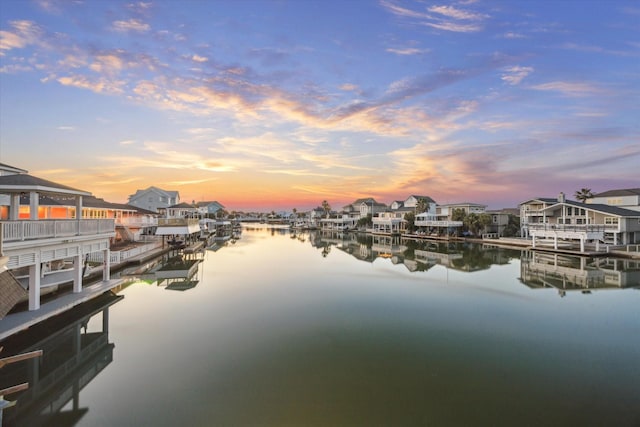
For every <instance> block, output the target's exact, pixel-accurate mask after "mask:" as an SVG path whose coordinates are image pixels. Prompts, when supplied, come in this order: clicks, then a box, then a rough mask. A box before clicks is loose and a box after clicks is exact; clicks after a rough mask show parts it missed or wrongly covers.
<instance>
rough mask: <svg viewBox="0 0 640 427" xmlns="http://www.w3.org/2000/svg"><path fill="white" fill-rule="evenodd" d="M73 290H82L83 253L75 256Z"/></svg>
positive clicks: (75, 291) (76, 291)
mask: <svg viewBox="0 0 640 427" xmlns="http://www.w3.org/2000/svg"><path fill="white" fill-rule="evenodd" d="M73 292H74V293H78V292H82V254H79V255H76V256H74V257H73Z"/></svg>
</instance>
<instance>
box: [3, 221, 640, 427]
mask: <svg viewBox="0 0 640 427" xmlns="http://www.w3.org/2000/svg"><path fill="white" fill-rule="evenodd" d="M214 249H217V250H215V251H214V250H210V251H207V252H206V253H204V254H202V255H200V256H199V257H200V259H202V262H200V263H196V264H195V265H196V266H197V267H195V269H194V268H193V267H191V268H192V272H191V274H192V277H191V278H190V279H188V278H184V277H182V278H167V279H158V278H157V277H158V276H163V275H164V277H166V276H171V275H176V276H179V275H180V274H181V273H180V268H181V267H180V266H179V265H178V266H177V267H176V266H175V265H173V266H172V269H165V270H164V273H161V272H159V273H151V274H146V275H141V276H139V277H138V279H139V280H138V281H137V282H136V283H133V284H131V285H130V286H128V287H126V288H124V289H123V290H121V291H120V292H119V293H118V296H119V297H120V298H117V297H113V296H105V297H104V298H101V299H100V300H96V302H95V304H94V305H93V306H92V307H87V308H85V309H84V311H81V312H80V311H76V312H74V315H75V319H73V320H69V321H68V322H67V323H65V324H64V325H55V326H49V327H47V329H44V330H42V331H40V332H38V331H34V332H33V333H32V334H31V335H32V337H26V336H24V337H21V338H20V340H18V339H14V341H13V342H10V341H9V340H7V342H6V343H5V345H6V346H8V348H11V346H13V347H14V348H16V349H17V348H18V347H19V346H20V345H21V343H23V344H24V345H23V347H25V346H27V342H28V341H29V339H31V340H33V339H36V338H35V335H37V333H36V332H38V333H41V334H42V335H43V336H46V335H51V334H54V337H53V338H52V339H50V340H43V341H40V342H38V343H31V344H29V345H31V346H35V347H37V348H43V349H44V350H45V357H44V358H43V359H42V361H40V362H38V363H39V365H38V364H37V363H36V362H33V361H31V362H20V364H19V365H20V366H16V367H15V368H4V369H3V370H2V371H0V374H2V375H4V381H5V382H7V381H9V382H11V380H17V379H19V378H18V377H20V376H21V375H22V376H26V377H29V378H32V379H33V378H36V377H37V378H38V381H40V384H39V386H37V387H35V389H40V394H37V393H35V391H37V390H35V389H34V391H33V393H34V394H33V395H32V396H31V397H30V396H27V395H23V396H20V395H16V396H17V397H18V406H16V407H14V408H11V409H7V410H5V416H4V418H5V420H4V421H5V425H37V423H38V422H40V421H42V420H48V421H49V423H50V424H51V425H56V426H71V425H77V426H378V425H382V426H418V425H425V426H471V425H474V426H477V425H480V426H514V425H518V426H522V425H531V426H540V425H545V426H574V425H575V426H604V425H607V426H640V291H639V290H638V287H639V286H640V265H639V263H638V262H635V263H634V262H630V261H622V260H617V261H616V260H605V259H601V260H597V261H596V260H590V259H580V258H570V257H558V256H553V255H545V254H542V253H537V254H534V253H530V252H524V251H520V250H508V249H498V248H482V247H480V246H473V245H464V246H462V245H455V244H443V243H440V244H438V243H428V242H419V243H416V242H407V241H400V240H398V239H395V240H394V239H390V238H376V239H373V238H371V237H369V238H360V240H358V238H356V236H354V235H348V236H347V237H346V238H343V237H342V236H335V235H334V236H325V237H322V236H320V235H317V234H315V235H314V234H309V233H305V234H298V235H293V234H290V233H289V232H288V231H286V230H273V229H266V228H262V229H246V230H245V231H244V232H243V234H242V237H241V238H240V239H239V240H238V241H236V242H235V243H231V241H229V242H226V243H221V244H220V245H219V247H216V248H214ZM150 267H152V268H153V269H157V268H158V267H159V266H157V265H152V266H150ZM189 267H190V266H189V265H184V267H182V268H184V269H188V268H189ZM176 268H177V270H176ZM195 270H197V271H195ZM185 274H186V273H185ZM185 274H183V276H184V275H185ZM178 289H183V290H178ZM122 296H123V297H124V298H122ZM25 348H27V347H25ZM47 354H48V356H47ZM17 365H18V364H17ZM36 368H37V369H36ZM10 369H11V373H9V372H3V371H9V370H10ZM54 377H55V379H52V378H54ZM59 378H63V380H60V379H59ZM32 382H33V381H32ZM33 383H35V382H33ZM28 405H30V406H28ZM16 414H21V415H20V416H19V417H18V419H15V415H16ZM36 414H43V415H42V416H36ZM50 414H53V415H51V416H52V418H45V415H50Z"/></svg>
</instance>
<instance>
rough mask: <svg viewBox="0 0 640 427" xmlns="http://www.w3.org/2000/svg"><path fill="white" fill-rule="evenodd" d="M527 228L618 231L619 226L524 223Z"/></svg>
mask: <svg viewBox="0 0 640 427" xmlns="http://www.w3.org/2000/svg"><path fill="white" fill-rule="evenodd" d="M526 226H527V227H528V228H529V230H544V231H577V232H584V231H590V232H598V231H618V229H619V227H618V225H617V224H615V225H605V224H536V223H530V224H526Z"/></svg>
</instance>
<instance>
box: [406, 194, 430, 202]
mask: <svg viewBox="0 0 640 427" xmlns="http://www.w3.org/2000/svg"><path fill="white" fill-rule="evenodd" d="M411 197H413V198H414V199H416V200H420V199H424V200H425V201H426V202H427V203H435V202H436V201H435V200H433V199H432V198H431V197H429V196H416V195H415V194H412V195H410V196H409V197H407V199H409V198H411Z"/></svg>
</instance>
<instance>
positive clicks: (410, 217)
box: [404, 199, 424, 233]
mask: <svg viewBox="0 0 640 427" xmlns="http://www.w3.org/2000/svg"><path fill="white" fill-rule="evenodd" d="M420 200H422V199H420ZM422 212H424V211H422ZM404 220H405V221H407V231H408V232H409V233H413V232H414V231H416V214H414V213H413V212H407V213H406V214H404Z"/></svg>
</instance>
